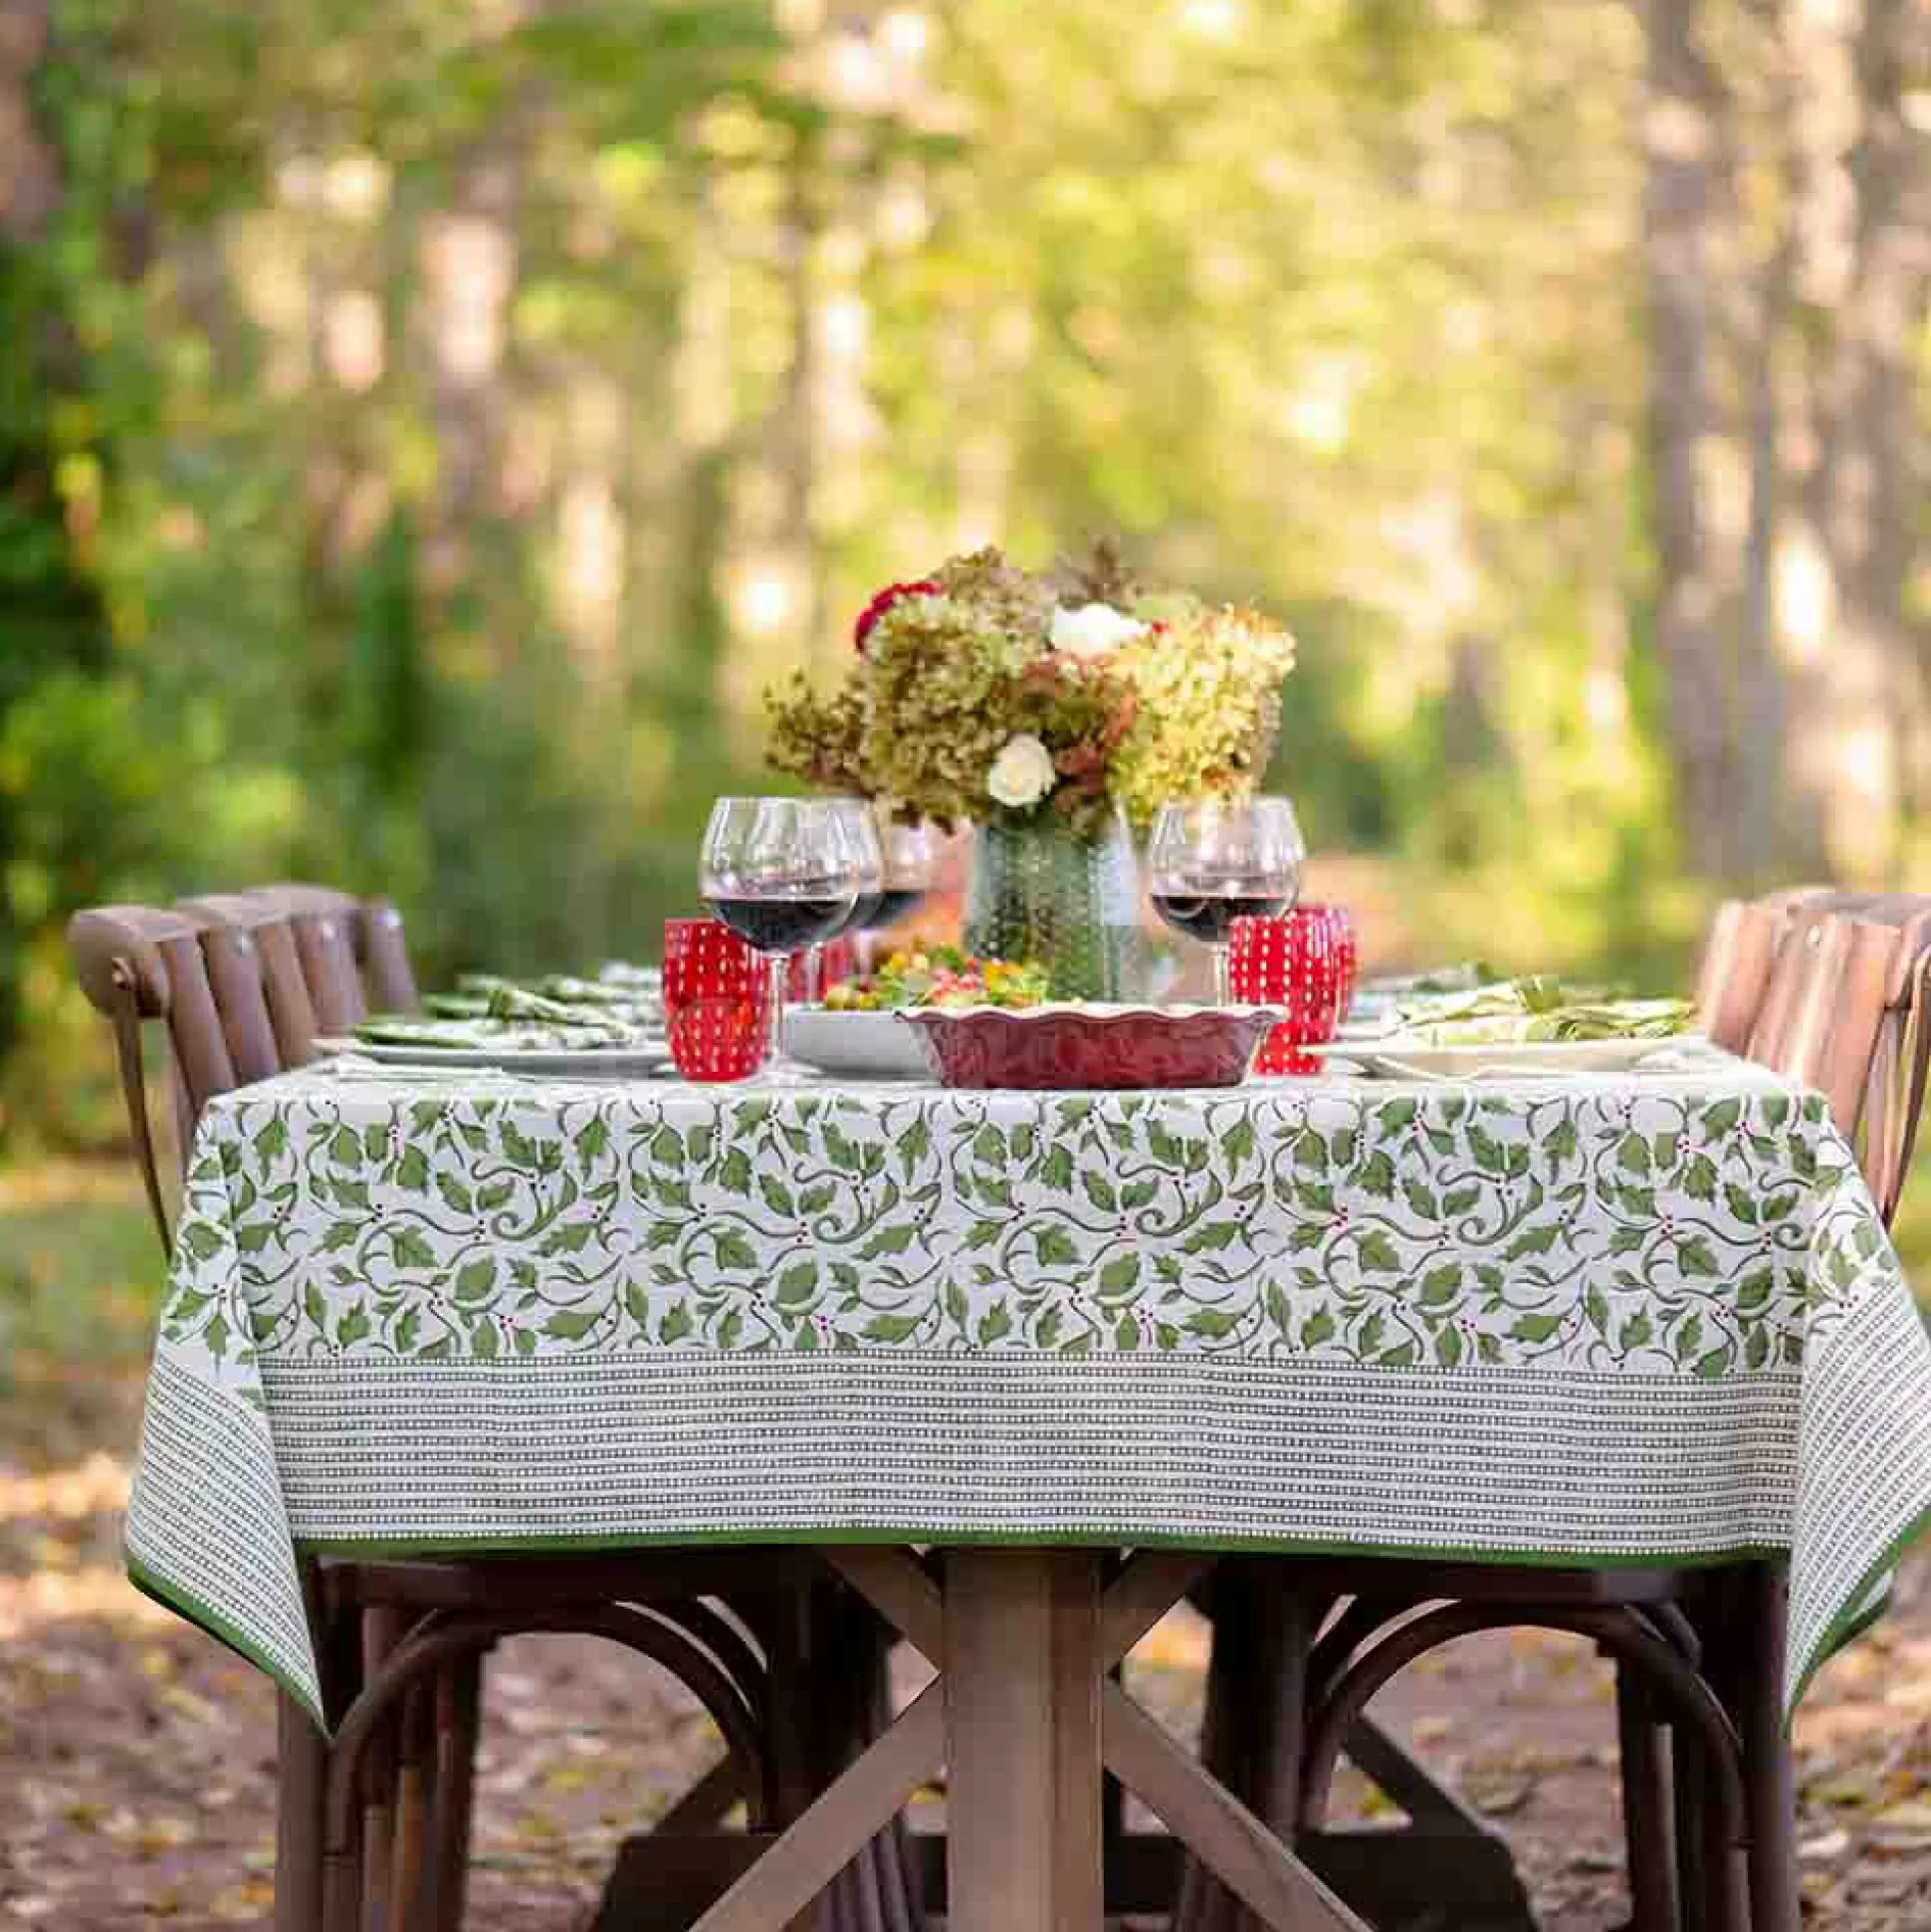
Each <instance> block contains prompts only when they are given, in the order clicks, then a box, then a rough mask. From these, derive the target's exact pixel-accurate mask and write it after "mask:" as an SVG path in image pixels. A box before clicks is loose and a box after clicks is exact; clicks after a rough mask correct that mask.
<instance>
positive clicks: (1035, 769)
mask: <svg viewBox="0 0 1931 1932" xmlns="http://www.w3.org/2000/svg"><path fill="white" fill-rule="evenodd" d="M1058 776H1059V774H1058V772H1056V771H1055V770H1054V769H1053V754H1052V753H1051V752H1050V751H1047V750H1046V748H1045V746H1043V745H1042V744H1041V743H1040V742H1039V741H1038V739H1036V738H1034V737H1033V735H1032V734H1031V733H1030V732H1021V733H1020V734H1019V735H1018V736H1017V737H1016V738H1009V739H1007V740H1006V742H1005V746H1004V748H1003V749H1002V750H1001V751H1000V752H999V755H998V756H997V757H995V758H994V759H993V760H992V768H991V770H990V771H988V772H987V773H986V774H985V788H986V790H987V791H989V792H990V793H991V794H992V796H993V797H994V798H996V799H997V800H998V802H999V803H1000V804H1002V805H1006V806H1009V807H1010V808H1011V809H1012V810H1013V811H1024V810H1025V808H1026V807H1027V806H1028V805H1036V804H1038V802H1039V801H1040V799H1042V798H1043V797H1045V795H1046V794H1047V792H1049V791H1050V790H1052V788H1053V785H1054V782H1055V781H1056V780H1057V778H1058Z"/></svg>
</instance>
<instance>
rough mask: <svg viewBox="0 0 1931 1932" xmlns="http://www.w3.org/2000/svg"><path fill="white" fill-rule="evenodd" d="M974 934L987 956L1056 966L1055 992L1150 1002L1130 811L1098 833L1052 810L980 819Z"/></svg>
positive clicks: (969, 937)
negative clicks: (1073, 827)
mask: <svg viewBox="0 0 1931 1932" xmlns="http://www.w3.org/2000/svg"><path fill="white" fill-rule="evenodd" d="M965 950H966V951H967V952H968V953H976V954H977V955H979V956H980V957H981V958H983V959H997V960H1014V961H1029V962H1037V963H1038V964H1039V965H1041V966H1046V967H1048V968H1049V969H1050V971H1051V973H1052V997H1053V998H1055V999H1105V1000H1132V999H1144V998H1145V997H1146V978H1147V949H1146V943H1145V939H1144V936H1143V934H1142V931H1141V926H1140V867H1139V864H1138V862H1137V861H1136V859H1135V857H1134V849H1133V834H1132V833H1131V832H1130V831H1129V830H1128V829H1127V821H1126V817H1125V814H1124V813H1119V812H1116V813H1115V815H1114V817H1113V818H1112V819H1111V820H1110V821H1109V823H1108V824H1107V827H1106V829H1105V830H1104V831H1102V832H1101V833H1099V834H1098V835H1097V836H1095V837H1092V838H1075V837H1073V836H1072V835H1071V834H1070V833H1069V832H1067V831H1066V830H1065V829H1064V827H1062V826H1059V825H1056V824H1055V823H1054V822H1053V821H1052V819H1051V818H1050V816H1044V815H1042V816H1041V817H1039V818H1037V819H1034V820H1030V821H1024V822H1020V821H1011V822H1005V823H997V824H985V825H981V826H979V827H978V828H977V830H976V832H975V834H974V837H973V842H972V859H971V869H970V875H969V877H968V879H967V882H966V889H965Z"/></svg>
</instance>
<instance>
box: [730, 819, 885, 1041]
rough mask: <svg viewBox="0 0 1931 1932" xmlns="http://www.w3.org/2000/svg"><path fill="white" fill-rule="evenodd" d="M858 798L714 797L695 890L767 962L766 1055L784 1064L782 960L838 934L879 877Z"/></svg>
mask: <svg viewBox="0 0 1931 1932" xmlns="http://www.w3.org/2000/svg"><path fill="white" fill-rule="evenodd" d="M857 802H858V801H856V800H852V799H839V798H781V797H764V798H720V799H719V800H718V801H717V803H716V804H715V805H713V806H712V808H711V819H710V823H709V824H708V825H707V826H706V827H705V833H704V852H703V858H702V862H701V868H700V877H699V889H700V890H701V891H702V893H703V895H704V898H705V900H706V901H707V903H708V904H709V905H710V907H711V910H712V912H713V913H714V914H716V916H717V917H718V918H719V919H720V920H722V921H723V922H724V924H725V925H726V926H728V927H730V928H731V930H732V931H733V932H734V933H736V934H737V935H738V936H739V937H740V938H741V939H743V940H744V941H745V942H746V944H747V945H749V946H751V948H753V949H754V950H755V951H756V952H758V953H761V954H763V955H764V956H765V958H766V960H767V962H768V963H769V972H770V979H771V992H770V1024H771V1055H770V1057H771V1060H772V1061H773V1062H777V1063H780V1064H781V1061H782V1054H781V1051H780V1046H779V1042H780V1041H781V1039H782V1032H783V1018H784V981H785V963H786V961H787V959H788V958H789V956H790V955H792V954H794V953H800V952H803V951H804V949H805V948H806V947H809V946H814V945H816V944H818V943H819V942H820V941H823V940H828V939H830V938H832V937H833V936H834V935H836V934H837V933H839V932H841V931H842V930H843V929H844V927H845V925H846V923H847V922H848V921H849V920H850V918H851V915H852V909H853V907H854V905H855V904H856V902H857V900H858V898H859V895H860V893H861V891H862V890H864V888H865V885H866V881H867V880H868V878H869V879H873V880H876V879H877V878H878V876H879V872H878V850H877V835H876V833H875V832H874V831H872V830H871V829H870V814H869V813H868V812H867V813H865V814H864V821H863V824H862V825H861V823H860V820H859V818H858V817H857V816H856V815H855V814H854V813H853V811H852V809H851V807H852V806H853V805H854V804H856V803H857ZM863 809H864V808H863V807H862V806H860V811H861V812H862V811H863ZM868 841H869V845H868Z"/></svg>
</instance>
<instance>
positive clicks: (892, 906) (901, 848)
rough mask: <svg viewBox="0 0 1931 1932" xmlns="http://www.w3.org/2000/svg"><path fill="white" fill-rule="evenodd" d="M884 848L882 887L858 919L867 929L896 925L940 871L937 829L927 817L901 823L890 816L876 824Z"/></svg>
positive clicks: (928, 889) (929, 888) (873, 929)
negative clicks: (878, 824) (865, 913)
mask: <svg viewBox="0 0 1931 1932" xmlns="http://www.w3.org/2000/svg"><path fill="white" fill-rule="evenodd" d="M879 839H880V842H881V843H882V844H883V846H884V848H885V889H884V890H883V891H882V892H881V893H880V894H879V895H878V898H877V900H876V901H875V902H874V904H873V906H872V909H871V911H870V912H869V913H868V914H867V915H866V917H865V919H864V920H863V921H862V922H861V924H862V925H863V927H864V929H865V930H866V931H867V932H876V931H878V930H879V929H880V928H882V927H886V926H896V925H897V924H898V923H899V921H900V920H902V919H903V918H905V916H906V915H907V914H908V913H909V912H911V910H912V909H913V907H914V906H916V905H917V904H918V903H919V902H920V900H922V899H923V898H924V897H925V896H926V894H927V893H929V892H930V891H931V890H932V887H933V882H934V880H935V879H936V878H937V877H938V873H939V844H940V840H939V832H938V828H937V827H936V826H934V825H933V824H932V823H931V822H930V820H928V819H923V818H921V819H916V820H914V821H913V822H912V823H911V824H902V823H901V822H900V821H899V820H897V819H895V818H891V817H889V816H888V817H886V818H884V819H883V820H882V821H881V823H880V826H879Z"/></svg>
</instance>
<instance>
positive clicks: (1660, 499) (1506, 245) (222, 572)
mask: <svg viewBox="0 0 1931 1932" xmlns="http://www.w3.org/2000/svg"><path fill="white" fill-rule="evenodd" d="M1928 39H1931V12H1927V10H1926V9H1924V8H1923V7H1922V6H1921V5H1920V4H1919V0H1646V4H1643V5H1635V4H1628V3H1627V0H1293V3H1292V4H1289V3H1288V0H1147V4H1145V5H1143V6H1127V5H1122V4H1120V0H1050V4H1040V3H1039V0H899V3H897V4H881V5H869V6H861V5H856V4H846V5H839V4H836V0H772V4H768V5H767V4H757V3H756V0H655V3H654V4H650V5H645V4H642V3H641V0H608V3H607V4H604V3H599V0H590V3H586V4H577V0H169V4H168V5H166V6H164V7H163V6H154V5H146V6H143V5H141V4H140V0H0V1069H4V1071H0V1093H4V1096H5V1108H6V1119H5V1124H4V1129H3V1130H0V1131H4V1133H5V1134H6V1136H7V1145H10V1146H11V1147H12V1148H13V1149H14V1150H15V1151H21V1150H23V1149H27V1148H31V1147H41V1148H45V1147H49V1146H52V1147H57V1148H58V1147H72V1146H74V1145H76V1144H77V1143H80V1142H83V1141H85V1140H86V1138H87V1137H88V1136H89V1134H90V1133H92V1132H94V1131H96V1128H95V1127H94V1126H93V1125H91V1123H92V1122H99V1123H101V1124H106V1125H111V1124H112V1121H113V1116H112V1113H111V1110H107V1109H100V1108H95V1109H93V1110H92V1111H90V1109H88V1108H87V1107H85V1106H84V1105H83V1097H84V1096H85V1095H86V1094H87V1093H89V1092H90V1091H96V1090H97V1089H96V1087H95V1081H96V1078H97V1070H99V1069H101V1068H102V1067H103V1065H104V1061H103V1058H102V1052H103V1049H102V1046H101V1044H100V1042H99V1040H98V1039H97V1037H96V1027H97V1025H98V1022H96V1021H95V1020H94V1019H93V1017H92V1015H91V1014H89V1013H88V1012H87V1011H86V1009H85V1008H84V1007H83V1006H82V1004H81V1003H80V1001H79V998H78V995H77V994H75V993H74V992H73V991H72V990H71V989H70V987H69V985H68V977H67V969H66V965H65V960H64V956H63V953H62V950H61V946H60V940H59V935H60V928H61V923H62V921H63V919H64V918H65V916H66V914H67V913H68V912H69V911H70V910H71V909H72V908H73V907H75V906H77V905H81V904H85V903H88V902H96V901H103V900H111V899H116V898H144V899H160V900H165V899H168V898H172V897H174V896H176V895H178V894H180V893H183V892H186V891H190V890H196V889H210V888H216V887H225V886H232V885H234V884H237V883H240V882H247V881H257V880H263V879H268V878H272V877H278V876H282V877H287V876H309V877H319V878H326V879H329V880H331V881H335V882H338V883H341V884H345V885H360V886H365V887H377V886H379V887H381V888H383V889H386V890H388V891H390V892H392V893H393V894H394V896H395V897H396V898H397V899H398V900H399V901H400V902H401V903H402V904H403V905H404V907H405V908H406V909H407V910H408V913H409V916H410V920H411V932H412V940H413V942H414V943H415V945H416V946H417V947H418V948H419V949H420V950H421V951H422V952H423V953H424V954H425V955H426V956H427V958H428V960H429V962H430V963H431V966H432V968H435V967H445V968H446V967H448V966H452V965H455V964H458V963H467V962H470V961H486V962H489V963H491V964H493V965H497V966H506V967H515V966H525V965H532V964H542V965H553V964H577V963H582V962H585V961H590V960H594V959H596V958H598V957H601V956H603V955H606V954H611V953H632V954H637V953H644V952H647V951H649V950H650V947H651V936H652V934H653V933H654V931H655V927H656V922H657V921H658V920H660V919H661V917H662V916H663V915H664V914H665V913H666V912H668V911H675V910H683V909H686V908H688V907H689V905H690V901H691V898H692V884H693V881H692V864H693V860H692V854H693V850H694V841H695V837H696V834H697V831H698V828H699V825H700V823H701V819H702V814H703V812H704V810H705V808H706V806H707V804H708V802H709V800H710V798H711V796H712V795H713V794H715V793H716V792H717V791H719V790H720V789H724V788H728V787H730V786H732V785H755V784H757V783H759V782H760V768H759V767H760V746H761V716H760V705H759V691H760V689H761V687H762V686H763V684H764V683H765V682H766V681H767V679H769V678H770V677H772V676H773V675H774V674H775V673H777V672H779V671H781V670H782V669H784V668H785V667H787V666H789V665H790V664H792V663H794V662H797V661H800V660H810V659H817V660H819V661H821V662H830V661H834V660H835V659H836V657H837V654H839V653H840V652H842V651H844V650H845V649H847V648H848V644H847V643H846V641H845V640H846V636H847V627H848V625H849V621H850V618H851V615H852V613H853V611H854V610H855V609H856V608H857V607H858V606H859V605H860V604H861V603H862V601H863V599H864V597H865V595H866V594H867V592H868V591H869V589H870V588H871V587H872V586H873V585H874V584H875V583H876V582H878V581H880V580H882V579H885V578H888V577H894V576H901V575H905V574H910V573H912V572H915V571H916V570H918V569H919V568H921V567H923V566H925V565H927V564H929V563H930V562H932V561H935V560H937V558H938V557H939V556H941V555H942V554H943V553H944V552H946V551H948V550H950V549H954V548H957V547H960V546H964V545H971V544H977V543H980V542H983V541H986V540H992V539H996V540H1000V541H1003V542H1004V543H1006V544H1007V545H1008V547H1010V548H1013V549H1014V550H1016V551H1017V552H1018V553H1019V554H1020V555H1021V556H1022V557H1024V558H1025V559H1026V560H1028V561H1042V560H1045V559H1046V558H1048V557H1050V555H1051V554H1052V553H1053V551H1054V549H1055V548H1056V547H1059V546H1060V545H1062V544H1063V545H1072V544H1075V543H1077V542H1078V541H1080V540H1081V539H1082V538H1084V537H1088V536H1091V535H1094V534H1097V533H1101V532H1111V533H1117V534H1119V535H1120V536H1121V537H1123V538H1124V540H1125V542H1126V544H1127V546H1128V548H1129V550H1130V552H1131V553H1132V554H1133V555H1134V556H1135V558H1136V560H1137V561H1139V562H1140V563H1141V564H1143V565H1144V566H1145V567H1147V568H1148V569H1150V570H1152V571H1155V572H1158V573H1161V574H1164V575H1168V576H1171V577H1174V578H1177V579H1179V580H1181V581H1183V582H1186V583H1188V584H1190V585H1192V586H1194V587H1196V588H1198V589H1200V590H1202V591H1205V592H1208V593H1213V594H1227V595H1239V596H1244V597H1251V598H1255V599H1258V600H1260V601H1263V602H1265V603H1266V604H1267V605H1269V606H1271V607H1272V608H1274V609H1276V610H1278V611H1280V612H1281V613H1283V614H1284V615H1286V616H1287V617H1288V618H1289V619H1290V621H1291V622H1292V623H1293V624H1294V626H1295V627H1296V628H1297V630H1298V631H1299V633H1300V636H1301V639H1302V664H1301V668H1300V670H1299V672H1298V673H1297V674H1296V676H1295V678H1294V679H1293V681H1292V684H1291V686H1290V688H1289V692H1288V705H1287V729H1286V733H1285V736H1284V742H1283V745H1282V749H1281V752H1280V757H1279V761H1278V764H1277V766H1276V769H1275V773H1274V777H1275V781H1276V783H1277V784H1278V785H1279V787H1280V788H1283V789H1286V790H1288V791H1290V792H1291V793H1292V794H1293V796H1294V797H1295V799H1296V801H1297V803H1298V804H1299V805H1300V807H1301V809H1302V815H1303V818H1304V821H1305V823H1306V824H1307V825H1308V827H1309V831H1310V835H1311V837H1312V839H1313V841H1314V842H1315V844H1316V846H1317V848H1319V849H1320V850H1322V851H1325V852H1328V853H1335V852H1345V853H1354V854H1365V855H1372V857H1373V860H1374V863H1375V865H1376V866H1377V867H1378V868H1380V871H1379V873H1378V875H1377V876H1379V877H1381V878H1382V879H1383V881H1384V887H1383V889H1384V890H1385V891H1386V892H1387V893H1389V894H1390V896H1391V898H1392V899H1393V900H1397V901H1398V903H1399V904H1401V905H1402V906H1403V907H1404V908H1405V910H1406V914H1407V917H1408V918H1410V919H1411V920H1413V921H1415V922H1416V924H1417V926H1420V927H1421V928H1422V929H1423V930H1426V931H1427V932H1428V934H1429V936H1430V939H1429V944H1430V946H1431V947H1432V948H1433V949H1434V950H1435V951H1436V952H1437V953H1439V952H1442V951H1447V950H1454V949H1457V948H1461V947H1466V946H1471V945H1474V944H1479V945H1480V946H1481V947H1482V948H1483V950H1485V951H1488V952H1490V953H1492V954H1493V953H1497V952H1500V953H1501V954H1502V955H1503V956H1504V957H1505V958H1506V957H1519V958H1522V959H1525V960H1536V961H1540V962H1549V963H1564V962H1575V963H1580V962H1584V961H1588V962H1592V963H1614V964H1620V965H1623V966H1632V967H1634V968H1635V969H1636V970H1638V971H1647V972H1649V973H1650V974H1652V975H1654V974H1657V973H1662V972H1666V971H1668V970H1671V969H1675V968H1680V966H1681V965H1682V963H1683V961H1684V959H1685V957H1686V953H1687V949H1688V947H1689V945H1690V943H1691V942H1692V940H1693V937H1694V934H1695V931H1696V929H1697V926H1698V924H1699V922H1700V920H1701V918H1702V916H1703V913H1704V911H1705V909H1706V908H1707V905H1708V904H1709V901H1710V899H1711V897H1712V896H1713V894H1714V893H1715V892H1716V891H1717V890H1718V889H1719V888H1720V887H1722V886H1724V885H1726V884H1731V883H1753V882H1767V881H1773V880H1792V879H1797V878H1800V877H1807V876H1812V875H1822V874H1834V875H1837V876H1840V877H1844V878H1848V879H1854V880H1858V881H1870V882H1893V881H1911V882H1915V883H1919V884H1922V883H1924V881H1925V880H1926V878H1927V877H1931V844H1928V843H1927V841H1928V840H1931V809H1928V808H1931V677H1928V676H1927V670H1928V668H1931V660H1928V659H1927V641H1928V640H1931V571H1928V570H1927V561H1926V559H1927V551H1926V547H1925V538H1926V528H1925V525H1926V518H1925V501H1926V499H1925V492H1924V484H1925V470H1926V447H1927V446H1926V437H1925V428H1926V421H1927V376H1928V375H1931V353H1927V331H1926V307H1927V290H1928V289H1931V69H1928V68H1927V40H1928ZM1390 882H1393V883H1390ZM77 1069H81V1070H86V1071H87V1073H88V1078H87V1079H82V1078H80V1077H79V1076H78V1074H77Z"/></svg>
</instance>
